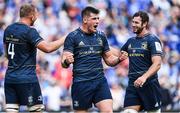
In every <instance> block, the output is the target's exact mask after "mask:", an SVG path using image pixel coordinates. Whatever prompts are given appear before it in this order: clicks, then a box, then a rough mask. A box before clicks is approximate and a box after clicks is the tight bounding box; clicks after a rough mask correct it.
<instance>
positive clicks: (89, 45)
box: [75, 36, 103, 49]
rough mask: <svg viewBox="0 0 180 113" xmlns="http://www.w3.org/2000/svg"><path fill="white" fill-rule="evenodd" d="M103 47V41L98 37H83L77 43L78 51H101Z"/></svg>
mask: <svg viewBox="0 0 180 113" xmlns="http://www.w3.org/2000/svg"><path fill="white" fill-rule="evenodd" d="M102 47H103V41H102V39H101V38H100V37H97V36H81V37H80V38H78V39H77V40H76V41H75V48H78V49H93V48H96V49H100V48H102Z"/></svg>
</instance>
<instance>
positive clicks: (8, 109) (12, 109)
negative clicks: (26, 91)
mask: <svg viewBox="0 0 180 113" xmlns="http://www.w3.org/2000/svg"><path fill="white" fill-rule="evenodd" d="M18 111H19V105H18V104H6V112H18Z"/></svg>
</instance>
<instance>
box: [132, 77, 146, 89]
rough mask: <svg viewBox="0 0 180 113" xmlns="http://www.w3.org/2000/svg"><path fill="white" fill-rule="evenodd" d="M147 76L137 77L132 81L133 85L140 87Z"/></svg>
mask: <svg viewBox="0 0 180 113" xmlns="http://www.w3.org/2000/svg"><path fill="white" fill-rule="evenodd" d="M146 80H147V78H146V77H145V76H141V77H139V78H138V79H137V80H135V81H134V86H135V87H137V88H138V87H142V86H143V85H144V83H145V82H146Z"/></svg>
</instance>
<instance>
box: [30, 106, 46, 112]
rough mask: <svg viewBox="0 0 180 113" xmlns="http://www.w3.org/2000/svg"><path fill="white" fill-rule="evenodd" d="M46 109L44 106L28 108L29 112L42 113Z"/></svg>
mask: <svg viewBox="0 0 180 113" xmlns="http://www.w3.org/2000/svg"><path fill="white" fill-rule="evenodd" d="M44 109H45V107H44V105H43V104H39V105H34V106H31V107H28V110H29V112H37V111H38V112H40V111H43V110H44Z"/></svg>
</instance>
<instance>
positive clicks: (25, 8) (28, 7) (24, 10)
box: [19, 4, 36, 17]
mask: <svg viewBox="0 0 180 113" xmlns="http://www.w3.org/2000/svg"><path fill="white" fill-rule="evenodd" d="M35 10H36V7H35V6H34V5H33V4H23V5H22V6H21V7H20V11H19V15H20V17H27V16H29V15H31V14H32V13H34V12H35Z"/></svg>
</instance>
